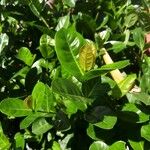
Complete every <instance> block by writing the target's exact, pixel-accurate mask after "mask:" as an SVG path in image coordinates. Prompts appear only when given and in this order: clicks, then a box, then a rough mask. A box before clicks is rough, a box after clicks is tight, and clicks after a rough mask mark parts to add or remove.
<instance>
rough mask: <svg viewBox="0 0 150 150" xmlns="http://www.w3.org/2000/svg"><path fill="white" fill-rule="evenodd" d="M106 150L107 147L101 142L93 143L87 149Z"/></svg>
mask: <svg viewBox="0 0 150 150" xmlns="http://www.w3.org/2000/svg"><path fill="white" fill-rule="evenodd" d="M108 149H109V147H108V145H107V144H106V143H104V142H102V141H96V142H93V143H92V144H91V145H90V148H89V150H108Z"/></svg>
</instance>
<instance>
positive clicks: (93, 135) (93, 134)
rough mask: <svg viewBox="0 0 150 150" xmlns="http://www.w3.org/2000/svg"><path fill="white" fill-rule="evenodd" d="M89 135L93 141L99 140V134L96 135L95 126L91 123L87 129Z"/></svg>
mask: <svg viewBox="0 0 150 150" xmlns="http://www.w3.org/2000/svg"><path fill="white" fill-rule="evenodd" d="M86 132H87V135H88V136H89V137H90V138H91V139H93V140H97V141H98V140H99V138H97V134H96V132H95V130H94V125H92V124H90V123H89V126H88V128H87V131H86Z"/></svg>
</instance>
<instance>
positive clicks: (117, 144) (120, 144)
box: [109, 141, 126, 150]
mask: <svg viewBox="0 0 150 150" xmlns="http://www.w3.org/2000/svg"><path fill="white" fill-rule="evenodd" d="M125 145H126V143H125V142H123V141H117V142H115V143H113V144H112V145H111V146H110V147H109V150H117V149H118V150H126V147H125Z"/></svg>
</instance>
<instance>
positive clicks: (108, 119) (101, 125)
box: [94, 116, 117, 129]
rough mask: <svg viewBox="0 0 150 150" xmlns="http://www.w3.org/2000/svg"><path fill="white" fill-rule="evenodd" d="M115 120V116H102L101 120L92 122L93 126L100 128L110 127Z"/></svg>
mask: <svg viewBox="0 0 150 150" xmlns="http://www.w3.org/2000/svg"><path fill="white" fill-rule="evenodd" d="M116 122H117V117H115V116H104V118H103V119H102V121H100V122H98V123H96V124H94V125H95V126H97V127H99V128H102V129H112V128H113V127H114V125H115V124H116Z"/></svg>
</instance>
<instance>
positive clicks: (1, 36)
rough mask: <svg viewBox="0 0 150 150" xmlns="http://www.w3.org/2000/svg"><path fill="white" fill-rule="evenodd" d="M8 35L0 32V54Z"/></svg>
mask: <svg viewBox="0 0 150 150" xmlns="http://www.w3.org/2000/svg"><path fill="white" fill-rule="evenodd" d="M8 42H9V37H8V35H7V34H6V33H1V34H0V55H1V54H2V51H3V49H4V48H5V47H6V46H7V45H8Z"/></svg>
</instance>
